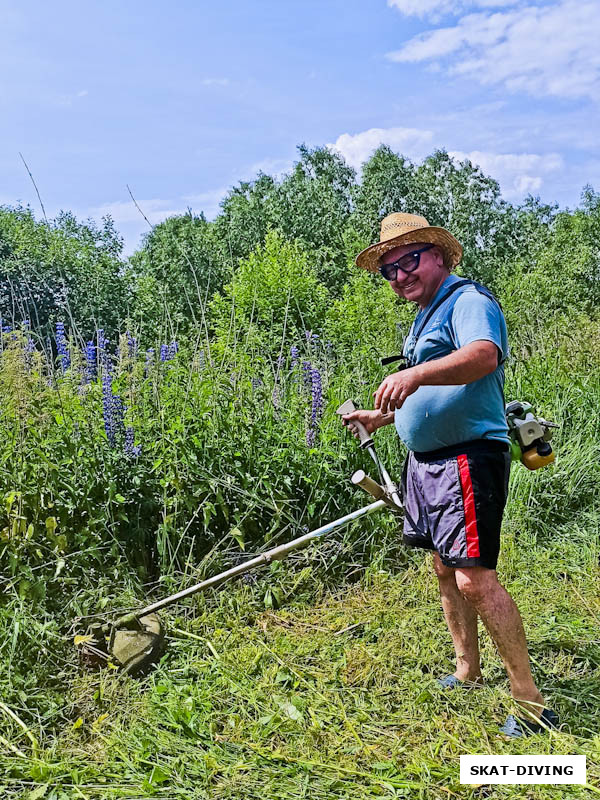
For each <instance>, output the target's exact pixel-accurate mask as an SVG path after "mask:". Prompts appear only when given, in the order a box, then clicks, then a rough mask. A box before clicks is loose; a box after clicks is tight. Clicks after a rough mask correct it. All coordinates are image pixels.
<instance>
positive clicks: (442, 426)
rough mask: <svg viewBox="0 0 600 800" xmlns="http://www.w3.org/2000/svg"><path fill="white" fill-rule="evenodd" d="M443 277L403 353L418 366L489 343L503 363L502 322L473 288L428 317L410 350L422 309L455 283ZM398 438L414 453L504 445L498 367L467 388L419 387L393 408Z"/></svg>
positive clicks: (501, 383) (466, 288)
mask: <svg viewBox="0 0 600 800" xmlns="http://www.w3.org/2000/svg"><path fill="white" fill-rule="evenodd" d="M459 280H461V278H458V277H457V276H456V275H449V276H448V278H446V280H445V281H444V283H443V284H442V285H441V286H440V288H439V289H438V291H437V293H436V295H435V297H433V298H432V300H431V302H430V303H429V305H428V306H427V308H424V309H423V310H422V311H420V312H419V313H418V314H417V316H416V318H415V321H414V322H413V324H412V327H411V329H410V333H409V335H408V337H407V340H406V342H405V344H404V351H403V354H404V355H405V356H408V357H410V356H411V353H414V354H413V359H412V360H413V363H415V364H422V363H423V362H424V361H433V360H434V359H436V358H442V357H443V356H447V355H449V354H450V353H453V352H454V351H455V350H458V349H459V348H460V347H464V346H465V345H467V344H470V343H471V342H476V341H479V340H482V339H483V340H486V341H489V342H493V343H494V344H495V345H496V347H497V348H498V350H499V351H500V353H501V354H502V357H501V359H500V360H502V361H504V360H505V359H506V358H507V356H508V336H507V332H506V322H505V320H504V315H503V313H502V310H501V309H500V307H499V305H498V303H496V302H495V300H492V299H491V298H490V297H487V296H486V295H484V294H482V293H481V292H479V291H478V290H477V289H476V288H475V287H474V286H472V285H466V286H464V287H463V288H460V289H457V290H456V291H455V292H453V294H451V295H450V297H449V298H448V299H447V300H446V301H444V302H443V303H442V304H441V305H440V306H439V308H438V309H436V311H435V312H434V313H433V314H432V316H431V318H430V319H429V321H428V322H427V324H426V326H425V328H424V330H422V331H421V334H420V336H419V338H418V341H417V343H416V347H415V341H414V332H415V331H418V329H419V327H420V320H422V319H424V317H425V316H426V315H427V312H428V310H429V309H430V308H431V306H432V305H434V304H435V303H436V302H437V301H438V299H439V298H440V297H442V295H444V294H445V293H446V292H447V291H448V289H449V288H450V287H451V286H452V284H453V283H456V281H459ZM394 422H395V425H396V430H397V431H398V435H399V436H400V438H401V439H402V441H403V442H404V444H405V445H406V446H407V447H408V449H409V450H413V451H416V452H420V453H426V452H428V451H430V450H438V449H439V448H441V447H449V446H451V445H455V444H459V443H461V442H468V441H472V440H473V439H499V440H500V441H505V442H510V440H509V438H508V428H507V425H506V417H505V414H504V366H503V365H502V364H499V365H498V367H496V369H495V370H494V372H492V373H490V374H489V375H486V376H485V377H483V378H480V379H479V380H477V381H473V382H472V383H468V384H462V385H458V386H420V387H419V388H418V389H417V391H416V392H414V394H411V395H410V396H409V397H407V398H406V400H405V401H404V404H403V406H402V408H398V409H396V412H395V415H394Z"/></svg>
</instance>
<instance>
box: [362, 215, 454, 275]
mask: <svg viewBox="0 0 600 800" xmlns="http://www.w3.org/2000/svg"><path fill="white" fill-rule="evenodd" d="M421 242H424V243H426V244H435V245H437V246H438V247H439V248H440V249H441V250H442V252H443V254H444V266H445V267H447V268H448V269H450V270H452V269H454V267H456V266H457V264H459V263H460V260H461V258H462V254H463V249H462V245H461V244H460V242H459V241H458V240H457V239H455V238H454V236H452V234H451V233H449V231H447V230H446V229H445V228H438V227H436V226H434V225H427V226H426V227H424V228H416V229H414V230H411V231H408V232H407V233H401V234H400V236H395V237H394V238H393V239H387V240H386V241H385V242H377V244H372V245H370V246H369V247H367V248H365V249H364V250H363V251H362V252H360V253H359V254H358V255H357V256H356V266H357V267H362V269H367V270H369V272H379V259H380V258H381V256H382V255H383V254H384V253H387V252H388V250H393V249H394V247H401V246H402V245H405V244H420V243H421Z"/></svg>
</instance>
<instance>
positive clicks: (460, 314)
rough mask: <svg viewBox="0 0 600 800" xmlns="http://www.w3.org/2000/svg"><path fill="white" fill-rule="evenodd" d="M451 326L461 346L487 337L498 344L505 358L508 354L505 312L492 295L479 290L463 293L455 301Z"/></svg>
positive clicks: (455, 338) (456, 344)
mask: <svg viewBox="0 0 600 800" xmlns="http://www.w3.org/2000/svg"><path fill="white" fill-rule="evenodd" d="M450 328H451V335H452V338H453V340H454V346H455V347H456V348H457V349H458V348H459V347H464V346H465V345H467V344H471V342H477V341H481V340H484V341H488V342H493V343H494V344H495V345H496V347H497V348H498V350H499V351H500V353H501V354H502V360H504V359H506V358H507V357H508V341H507V335H506V323H505V321H504V314H503V313H502V310H501V309H500V306H499V305H498V303H496V302H495V301H494V300H492V299H491V298H490V297H486V296H485V295H484V294H481V293H480V292H478V291H466V292H462V293H461V295H460V296H459V297H458V298H457V300H456V303H455V304H454V308H453V310H452V318H451V323H450Z"/></svg>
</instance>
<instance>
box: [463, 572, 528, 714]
mask: <svg viewBox="0 0 600 800" xmlns="http://www.w3.org/2000/svg"><path fill="white" fill-rule="evenodd" d="M454 572H455V579H456V585H457V588H458V590H459V592H460V593H461V594H462V595H463V597H464V598H465V599H466V601H467V602H468V603H469V604H470V605H471V606H472V607H473V608H474V609H475V610H476V612H477V613H478V614H479V616H480V617H481V619H482V621H483V624H484V625H485V627H486V628H487V630H488V633H489V634H490V636H491V637H492V639H493V640H494V642H495V643H496V646H497V648H498V651H499V652H500V656H501V657H502V661H503V662H504V666H505V668H506V672H507V674H508V679H509V680H510V688H511V694H512V696H513V697H514V698H515V700H517V701H519V702H520V704H521V705H522V707H523V708H525V709H526V710H527V711H528V712H530V713H531V714H534V715H535V716H538V717H539V716H540V714H541V713H542V710H543V706H544V698H543V697H542V695H541V694H540V692H539V690H538V688H537V686H536V685H535V683H534V682H533V677H532V675H531V667H530V664H529V653H528V652H527V641H526V639H525V631H524V629H523V621H522V620H521V615H520V614H519V609H518V608H517V606H516V604H515V601H514V600H513V599H512V597H511V596H510V595H509V593H508V592H507V591H506V589H505V588H504V587H503V586H502V585H501V584H500V583H499V582H498V575H497V573H496V570H493V569H486V568H485V567H463V568H462V569H461V568H457V569H455V570H454Z"/></svg>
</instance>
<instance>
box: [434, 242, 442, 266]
mask: <svg viewBox="0 0 600 800" xmlns="http://www.w3.org/2000/svg"><path fill="white" fill-rule="evenodd" d="M431 252H432V253H434V254H435V256H436V260H437V263H438V265H439V266H440V267H443V266H444V254H443V252H442V248H441V247H439V246H438V245H437V244H436V245H435V246H434V247H432V248H431Z"/></svg>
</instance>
